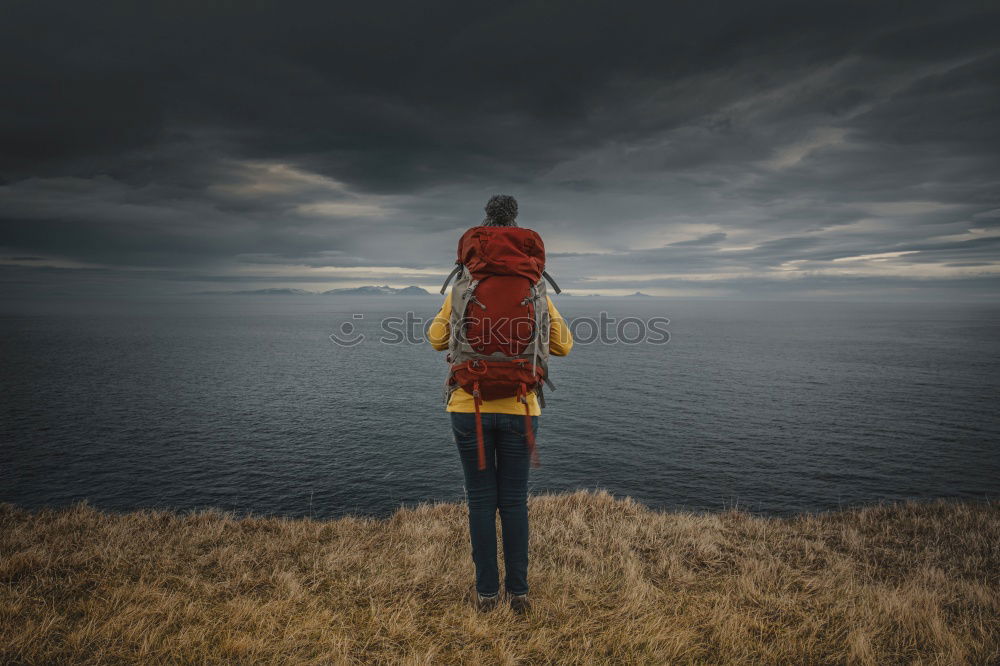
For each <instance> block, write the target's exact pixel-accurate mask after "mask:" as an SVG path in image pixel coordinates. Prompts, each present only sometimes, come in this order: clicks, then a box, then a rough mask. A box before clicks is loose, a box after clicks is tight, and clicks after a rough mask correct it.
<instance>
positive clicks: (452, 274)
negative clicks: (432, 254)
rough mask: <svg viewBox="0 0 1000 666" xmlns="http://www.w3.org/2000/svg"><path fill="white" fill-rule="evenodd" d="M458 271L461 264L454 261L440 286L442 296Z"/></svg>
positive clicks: (460, 268)
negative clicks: (453, 265)
mask: <svg viewBox="0 0 1000 666" xmlns="http://www.w3.org/2000/svg"><path fill="white" fill-rule="evenodd" d="M460 270H462V264H460V263H458V262H457V261H456V262H455V267H454V268H453V269H451V273H448V277H446V278H445V279H444V284H443V285H441V293H442V294H443V293H444V291H445V289H447V288H448V283H449V282H451V279H452V278H453V277H455V276H456V275H458V272H459V271H460ZM556 293H558V292H556Z"/></svg>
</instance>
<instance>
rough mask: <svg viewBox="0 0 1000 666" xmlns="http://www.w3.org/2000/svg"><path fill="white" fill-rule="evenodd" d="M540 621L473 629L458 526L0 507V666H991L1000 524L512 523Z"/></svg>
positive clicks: (916, 518) (552, 508)
mask: <svg viewBox="0 0 1000 666" xmlns="http://www.w3.org/2000/svg"><path fill="white" fill-rule="evenodd" d="M529 511H530V516H531V545H530V557H531V563H530V572H529V582H530V584H531V590H532V591H531V596H532V598H533V605H534V610H533V613H532V614H531V615H530V616H528V617H527V618H519V617H517V616H515V615H513V614H512V613H511V612H510V610H509V609H508V608H505V607H501V609H499V610H497V611H494V612H493V613H491V614H488V615H485V614H479V613H477V612H476V611H475V610H474V609H473V608H472V606H471V605H470V604H469V602H468V601H467V599H468V593H469V591H470V589H471V587H472V580H473V571H472V561H471V554H470V553H471V547H470V544H469V537H468V526H467V522H466V521H467V518H466V509H465V506H464V505H462V504H423V505H419V506H417V507H415V508H408V509H401V510H399V511H398V512H397V513H395V514H394V515H393V516H392V517H391V518H388V519H386V520H378V519H374V518H359V517H348V518H342V519H338V520H331V521H316V520H310V519H287V518H275V517H267V518H261V517H249V518H236V517H234V516H233V515H232V514H228V513H222V512H219V511H215V510H212V511H200V512H196V513H188V514H179V513H172V512H168V511H136V512H132V513H127V514H114V513H106V512H102V511H98V510H96V509H94V508H93V507H91V506H90V505H88V504H87V503H86V502H82V503H78V504H76V505H74V506H72V507H69V508H65V509H58V510H51V509H49V510H40V511H36V512H31V511H27V510H24V509H21V508H18V507H16V506H13V505H11V504H0V583H2V585H0V662H4V663H10V662H14V663H28V664H35V663H37V664H43V663H106V662H116V661H128V662H199V663H223V662H225V663H231V662H243V663H247V662H254V663H258V662H259V663H279V662H280V663H288V662H291V663H317V664H319V663H394V664H397V663H401V664H430V663H435V664H437V663H450V662H462V663H501V664H517V663H530V664H540V663H608V662H614V663H648V664H663V663H856V664H889V663H922V664H962V663H973V664H989V663H1000V620H998V618H1000V502H997V501H993V502H990V503H962V502H955V501H947V500H937V501H933V502H922V503H921V502H906V503H898V504H880V505H874V506H868V507H863V508H854V509H848V510H843V511H838V512H831V513H823V514H815V515H813V514H809V515H801V516H797V517H795V518H791V519H776V518H761V517H755V516H752V515H749V514H747V513H745V512H742V511H739V510H730V511H727V512H725V513H720V514H695V513H684V512H669V513H665V512H656V511H652V510H650V509H648V508H646V507H644V506H643V505H641V504H639V503H637V502H635V501H633V500H631V499H630V498H617V499H616V498H614V497H613V496H611V495H609V494H608V493H606V492H604V491H599V492H596V493H590V492H586V491H579V492H575V493H571V494H559V495H539V496H533V497H531V498H530V500H529Z"/></svg>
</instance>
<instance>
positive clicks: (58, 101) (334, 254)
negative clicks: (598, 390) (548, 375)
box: [0, 1, 1000, 293]
mask: <svg viewBox="0 0 1000 666" xmlns="http://www.w3.org/2000/svg"><path fill="white" fill-rule="evenodd" d="M998 25H1000V12H998V9H997V8H996V7H994V6H990V5H989V4H987V3H980V2H968V3H947V4H944V3H931V2H904V3H890V2H885V3H872V2H836V3H829V2H809V3H804V2H785V3H744V2H704V1H701V2H686V3H625V4H621V3H611V2H593V3H580V2H569V1H566V2H521V3H518V2H514V3H503V4H500V3H491V4H479V3H462V2H436V3H392V4H391V5H389V4H386V3H367V4H356V5H352V6H346V5H342V4H340V3H329V2H326V3H318V2H316V3H302V2H282V3H201V2H199V3H194V2H169V3H168V2H150V3H126V2H109V3H101V4H98V5H92V4H91V5H88V4H86V3H70V2H60V3H53V2H26V1H17V2H13V3H8V5H7V7H6V8H5V20H4V21H3V23H2V24H0V55H2V56H3V58H4V62H5V63H6V64H5V67H4V70H3V74H2V83H3V86H4V88H3V89H4V91H5V92H4V94H5V100H6V101H5V103H4V104H3V105H2V106H0V147H2V150H0V251H2V253H3V255H5V256H6V257H7V259H5V260H4V261H6V262H7V263H9V264H10V266H8V268H7V269H6V270H5V271H4V273H5V274H6V275H8V276H15V275H20V276H30V275H38V274H39V273H38V271H39V270H40V268H39V267H37V266H36V267H35V268H33V269H32V268H30V267H29V264H36V263H38V261H43V262H44V261H49V262H50V264H51V265H50V266H49V267H48V268H46V270H48V271H51V274H53V275H57V274H58V273H59V271H86V270H93V271H98V272H100V271H101V270H104V269H109V270H111V271H112V273H114V274H115V275H119V274H118V273H117V272H115V271H119V270H120V271H121V275H120V276H119V277H120V279H125V278H126V277H129V276H131V277H133V278H134V277H138V276H146V277H148V278H149V279H153V278H155V279H157V280H174V281H177V282H188V281H192V280H194V281H197V280H202V281H205V282H218V281H226V280H249V281H267V280H272V281H275V282H277V283H280V282H303V281H305V282H308V281H313V282H329V281H337V280H354V281H357V280H362V281H364V280H365V279H367V278H366V276H371V281H380V282H381V281H384V280H385V279H390V278H391V279H395V280H397V281H401V280H404V279H405V280H407V281H419V282H420V283H421V284H432V283H434V282H436V281H437V279H438V277H441V276H439V275H437V274H436V273H434V270H431V269H439V270H440V271H441V273H442V275H443V272H444V271H445V270H446V269H447V266H448V264H449V263H450V262H451V261H452V252H453V244H454V240H455V234H456V232H457V231H458V230H460V229H462V228H464V227H466V226H469V225H470V224H474V223H475V222H477V221H478V220H479V219H480V218H481V216H482V205H483V204H484V203H485V200H486V199H487V198H488V196H489V195H490V194H493V193H495V192H500V191H505V192H510V193H513V194H515V196H517V197H518V199H519V200H520V202H521V210H522V216H521V219H522V221H523V223H524V224H530V225H533V226H536V227H537V228H538V229H539V230H540V231H542V232H543V234H545V237H546V241H547V244H548V246H549V249H550V251H551V253H552V255H551V256H552V264H553V268H554V269H557V270H558V271H559V272H560V273H561V275H562V276H563V279H562V280H561V283H562V284H564V285H565V286H568V287H571V288H572V287H578V288H580V289H588V288H589V287H590V286H591V285H592V284H593V283H594V282H595V281H598V282H600V283H601V284H602V285H603V286H604V287H606V288H608V289H613V288H615V287H614V286H613V285H615V284H618V283H619V282H618V281H615V280H612V281H601V280H602V278H601V276H618V277H626V278H628V279H629V280H631V282H627V283H624V284H623V285H622V289H624V290H628V291H631V290H634V289H630V288H629V287H630V286H631V285H632V284H639V283H640V282H641V281H642V280H645V281H646V283H647V284H662V285H664V287H665V288H666V287H668V286H669V287H671V288H673V286H675V285H676V283H677V280H681V279H682V278H681V277H676V276H687V277H685V278H683V281H685V283H686V284H694V283H695V282H697V281H699V280H702V281H704V283H705V284H709V283H712V284H721V283H722V281H724V280H740V279H747V278H749V279H750V280H749V281H745V282H743V284H757V282H760V281H762V280H763V281H767V280H768V279H769V276H771V273H774V272H776V271H783V272H784V271H790V270H791V271H809V273H808V274H809V275H811V276H813V278H811V279H818V278H816V277H815V276H816V275H817V274H820V273H822V274H824V277H823V279H824V280H832V281H834V282H836V280H838V279H847V278H849V277H850V276H851V271H852V270H856V269H855V268H854V267H858V268H857V269H863V271H869V272H870V273H872V276H871V279H872V280H876V282H872V283H870V284H873V285H875V284H881V285H883V286H885V287H886V288H891V287H894V286H895V285H896V281H898V280H904V281H905V280H906V279H910V278H913V279H917V278H930V277H933V278H934V279H948V278H949V277H950V278H955V279H958V278H963V279H965V278H968V279H978V278H977V277H976V276H975V275H972V274H971V273H970V271H973V272H976V274H977V275H978V274H979V273H983V272H991V271H992V272H993V273H995V272H996V271H997V262H998V261H1000V250H998V248H997V245H996V240H995V239H996V236H995V235H991V234H994V233H995V231H994V230H995V229H996V228H997V226H998V221H1000V215H997V213H996V211H998V210H1000V194H998V192H1000V187H998V182H997V181H998V174H1000V157H998V155H1000V129H998V128H1000V123H998V122H997V121H996V118H997V117H1000V95H998V85H997V83H996V81H997V80H1000V48H998V47H997V46H996V44H997V43H1000V42H998V40H997V37H998V36H1000V35H998V30H997V27H998ZM984 234H985V235H984ZM884 254H892V255H893V256H891V257H879V258H877V259H876V260H875V261H877V263H876V264H870V263H866V262H865V261H864V260H856V259H854V258H857V257H863V256H867V255H884ZM28 257H32V258H33V259H30V260H29V259H27V258H28ZM36 257H37V258H40V259H34V258H36ZM282 267H285V268H286V269H287V270H285V272H284V273H281V272H280V271H281V270H282ZM379 267H384V268H385V272H384V274H383V275H378V276H376V273H372V272H371V271H370V270H369V272H365V271H362V270H361V269H373V270H374V269H378V268H379ZM29 269H30V270H29ZM326 269H331V270H326ZM355 269H356V272H351V270H355ZM945 269H948V270H951V273H947V271H946V270H945ZM32 271H34V272H32ZM275 271H278V273H276V272H275ZM311 271H312V272H311ZM885 271H889V272H892V271H895V272H896V275H895V276H889V277H885V280H886V281H883V282H877V280H878V279H882V278H881V277H880V276H882V273H883V272H885ZM914 271H916V272H914ZM921 271H922V272H921ZM941 271H945V272H941ZM737 273H739V274H741V275H740V276H737V275H736V274H737ZM46 274H47V275H48V274H49V273H46ZM100 274H101V275H105V274H106V273H103V272H102V273H100ZM709 274H711V275H709ZM668 275H669V276H675V277H665V276H668ZM803 275H805V273H803ZM772 277H773V276H772ZM784 278H785V273H782V279H781V280H778V281H776V282H775V283H774V284H773V285H772V286H774V287H775V288H778V289H780V288H781V285H782V284H786V283H787V282H788V280H787V279H784ZM5 279H8V281H9V280H13V279H14V278H13V277H9V278H5ZM25 279H29V278H28V277H25ZM109 279H110V278H109ZM658 280H659V281H661V282H656V281H658ZM769 284H770V283H769ZM977 284H978V283H977ZM664 293H666V292H664Z"/></svg>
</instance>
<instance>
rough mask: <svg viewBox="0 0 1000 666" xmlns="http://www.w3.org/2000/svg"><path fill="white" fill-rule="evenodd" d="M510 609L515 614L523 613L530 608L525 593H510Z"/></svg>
mask: <svg viewBox="0 0 1000 666" xmlns="http://www.w3.org/2000/svg"><path fill="white" fill-rule="evenodd" d="M510 609H511V610H512V611H514V613H515V614H517V615H524V614H525V613H527V612H528V611H530V610H531V602H530V601H528V595H527V594H512V595H510Z"/></svg>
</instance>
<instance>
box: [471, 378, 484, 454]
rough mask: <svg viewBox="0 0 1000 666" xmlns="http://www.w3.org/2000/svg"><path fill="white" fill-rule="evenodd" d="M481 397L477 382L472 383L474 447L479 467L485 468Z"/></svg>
mask: <svg viewBox="0 0 1000 666" xmlns="http://www.w3.org/2000/svg"><path fill="white" fill-rule="evenodd" d="M481 402H482V397H481V396H480V393H479V382H474V383H473V384H472V404H473V405H475V407H476V448H477V451H478V454H479V469H480V470H484V469H486V447H485V446H484V445H483V417H482V414H480V413H479V403H481Z"/></svg>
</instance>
